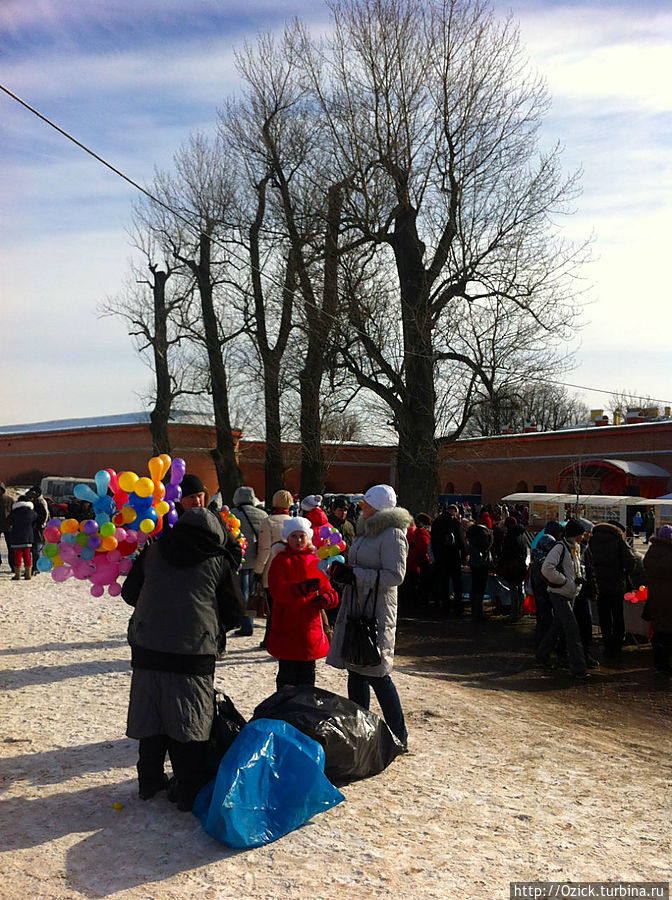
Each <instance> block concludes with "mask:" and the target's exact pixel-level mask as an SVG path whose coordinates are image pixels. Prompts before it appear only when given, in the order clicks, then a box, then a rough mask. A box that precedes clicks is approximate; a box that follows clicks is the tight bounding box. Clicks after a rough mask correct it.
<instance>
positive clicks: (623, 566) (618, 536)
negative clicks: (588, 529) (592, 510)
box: [586, 521, 637, 658]
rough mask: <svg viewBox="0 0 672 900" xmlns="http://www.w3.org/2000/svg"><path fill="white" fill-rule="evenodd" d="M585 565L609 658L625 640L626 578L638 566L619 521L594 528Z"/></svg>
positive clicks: (598, 524)
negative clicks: (593, 585)
mask: <svg viewBox="0 0 672 900" xmlns="http://www.w3.org/2000/svg"><path fill="white" fill-rule="evenodd" d="M586 557H587V558H586V563H587V565H588V566H589V567H590V569H591V571H592V574H593V578H594V580H595V590H596V593H597V612H598V616H599V620H600V631H601V632H602V641H603V644H604V655H605V656H606V657H612V658H613V657H617V656H619V655H620V653H621V649H622V647H623V640H624V638H625V619H624V615H623V595H624V594H625V591H626V590H627V588H626V576H627V575H629V574H630V572H632V571H633V569H634V568H635V565H636V563H637V555H636V553H635V552H634V550H632V549H631V548H630V547H629V546H628V545H627V543H626V541H625V529H624V528H623V526H622V525H621V523H620V522H616V521H610V522H598V523H597V524H596V525H595V527H594V528H593V533H592V535H591V538H590V541H589V542H588V548H587V550H586Z"/></svg>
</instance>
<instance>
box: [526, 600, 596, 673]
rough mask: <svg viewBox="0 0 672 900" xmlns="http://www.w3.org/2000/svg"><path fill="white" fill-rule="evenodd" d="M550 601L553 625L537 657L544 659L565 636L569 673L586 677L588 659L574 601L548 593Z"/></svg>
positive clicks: (542, 642)
mask: <svg viewBox="0 0 672 900" xmlns="http://www.w3.org/2000/svg"><path fill="white" fill-rule="evenodd" d="M548 599H549V600H550V601H551V606H552V607H553V624H552V625H551V627H550V628H549V630H548V631H547V632H546V634H545V636H544V637H543V638H542V640H541V643H540V644H539V646H538V647H537V653H536V655H537V657H538V658H539V659H543V658H544V657H545V656H548V654H549V653H550V652H551V651H552V650H553V649H554V647H555V645H556V643H557V640H558V638H559V637H560V634H564V636H565V644H566V645H567V659H568V661H569V671H570V672H571V673H572V675H584V674H585V672H586V657H585V656H584V653H583V644H582V643H581V633H580V632H579V626H578V623H577V621H576V616H575V615H574V600H570V599H569V597H563V596H562V595H560V594H554V593H553V591H549V592H548Z"/></svg>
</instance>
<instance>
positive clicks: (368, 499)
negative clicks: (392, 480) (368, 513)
mask: <svg viewBox="0 0 672 900" xmlns="http://www.w3.org/2000/svg"><path fill="white" fill-rule="evenodd" d="M364 502H365V503H368V504H369V506H372V507H373V508H374V509H375V510H378V511H380V510H381V509H393V508H394V507H395V506H396V505H397V495H396V494H395V492H394V489H393V488H391V487H390V486H389V484H376V485H375V486H374V487H372V488H369V489H368V491H367V492H366V493H365V494H364Z"/></svg>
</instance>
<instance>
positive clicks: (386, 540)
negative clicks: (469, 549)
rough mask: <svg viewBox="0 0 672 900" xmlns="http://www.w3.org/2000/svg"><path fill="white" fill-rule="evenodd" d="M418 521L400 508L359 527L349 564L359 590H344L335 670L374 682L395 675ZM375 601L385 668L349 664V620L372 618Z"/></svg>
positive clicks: (334, 644) (332, 656)
mask: <svg viewBox="0 0 672 900" xmlns="http://www.w3.org/2000/svg"><path fill="white" fill-rule="evenodd" d="M412 521H413V518H412V516H411V514H410V513H409V512H408V511H407V510H405V509H402V508H401V507H399V506H397V507H394V508H393V509H382V510H380V511H379V512H377V513H375V514H374V515H372V516H371V518H369V519H363V518H361V517H360V519H359V521H358V522H357V537H356V538H355V540H354V541H353V543H352V546H351V547H350V550H349V552H348V565H350V566H351V567H352V571H353V573H354V575H355V579H356V582H357V584H356V590H353V588H352V587H351V586H347V587H346V588H345V590H344V591H343V597H342V600H341V603H340V605H339V609H338V618H337V619H336V624H335V625H334V635H333V638H332V640H331V647H330V648H329V655H328V656H327V662H328V663H329V665H330V666H334V668H336V669H346V668H347V669H352V670H353V671H355V672H361V674H362V675H368V676H370V677H372V678H377V677H380V676H383V675H389V674H390V672H391V671H392V667H393V665H394V644H395V638H396V631H397V585H399V584H401V582H402V581H403V580H404V575H405V573H406V557H407V556H408V541H407V540H406V531H407V530H408V527H409V526H410V524H411V522H412ZM376 583H377V584H378V596H377V599H376V597H375V592H376ZM374 601H375V605H376V620H377V622H378V649H379V650H380V656H381V663H380V665H378V666H369V667H366V668H356V667H355V666H352V665H346V663H345V660H344V659H343V635H344V632H345V623H346V621H347V618H348V616H349V615H362V614H365V615H371V611H372V609H373V605H374Z"/></svg>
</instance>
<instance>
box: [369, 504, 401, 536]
mask: <svg viewBox="0 0 672 900" xmlns="http://www.w3.org/2000/svg"><path fill="white" fill-rule="evenodd" d="M412 522H413V516H412V515H411V514H410V513H409V511H408V510H407V509H404V508H403V507H401V506H394V507H392V508H390V509H381V510H378V512H376V513H374V514H373V515H372V516H371V518H369V519H364V518H362V516H360V517H359V519H358V521H357V536H358V537H376V535H379V534H382V533H383V531H387V529H388V528H399V529H401V531H403V532H404V534H406V532H407V531H408V529H409V527H410V525H411V524H412Z"/></svg>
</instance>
